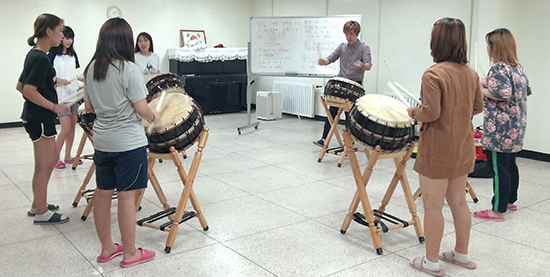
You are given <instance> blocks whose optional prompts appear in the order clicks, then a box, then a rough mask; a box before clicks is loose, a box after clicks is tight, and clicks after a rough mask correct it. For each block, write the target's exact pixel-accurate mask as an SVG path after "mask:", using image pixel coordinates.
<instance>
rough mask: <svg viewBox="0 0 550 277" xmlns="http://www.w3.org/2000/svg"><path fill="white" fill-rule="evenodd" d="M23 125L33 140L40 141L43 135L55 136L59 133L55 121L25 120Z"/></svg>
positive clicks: (46, 136)
mask: <svg viewBox="0 0 550 277" xmlns="http://www.w3.org/2000/svg"><path fill="white" fill-rule="evenodd" d="M23 126H25V131H27V134H29V137H30V138H31V140H32V141H33V142H36V141H39V140H40V139H41V138H42V137H45V138H53V137H55V135H57V130H56V129H55V123H44V122H38V121H25V122H23Z"/></svg>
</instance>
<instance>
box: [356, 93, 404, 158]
mask: <svg viewBox="0 0 550 277" xmlns="http://www.w3.org/2000/svg"><path fill="white" fill-rule="evenodd" d="M347 127H348V130H349V132H350V134H351V135H352V136H353V137H354V138H355V140H356V141H358V142H359V143H361V144H363V145H364V146H365V147H369V148H374V147H376V146H377V145H380V148H381V149H382V152H389V153H391V152H397V151H400V150H402V149H403V148H404V147H405V146H407V145H408V144H409V143H410V142H411V141H413V139H414V120H413V119H412V118H410V117H409V115H408V113H407V107H406V106H405V104H403V103H401V102H399V101H398V100H396V99H394V98H391V97H389V96H385V95H380V94H369V95H365V96H363V97H361V98H359V99H358V100H357V101H356V102H355V105H354V106H353V108H352V109H351V111H350V119H349V122H348V126H347Z"/></svg>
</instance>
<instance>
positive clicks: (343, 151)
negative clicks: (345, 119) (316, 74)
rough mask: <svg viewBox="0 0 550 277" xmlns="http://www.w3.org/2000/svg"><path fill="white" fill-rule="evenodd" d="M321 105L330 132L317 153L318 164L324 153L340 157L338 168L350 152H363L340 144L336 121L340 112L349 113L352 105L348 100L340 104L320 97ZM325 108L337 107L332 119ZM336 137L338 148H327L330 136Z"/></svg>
mask: <svg viewBox="0 0 550 277" xmlns="http://www.w3.org/2000/svg"><path fill="white" fill-rule="evenodd" d="M321 104H322V105H323V108H324V109H325V113H326V114H327V120H328V122H329V123H330V130H329V132H328V134H327V137H326V138H325V140H324V145H323V149H321V153H319V158H317V161H318V162H321V161H322V160H323V157H324V156H325V153H329V154H334V155H340V159H338V167H341V166H342V163H343V162H344V158H346V156H347V155H348V152H350V151H360V152H363V150H358V149H357V148H353V147H352V148H349V149H348V148H347V147H345V146H344V143H343V142H342V139H341V138H340V134H338V127H337V126H338V121H339V120H340V116H341V115H342V112H349V111H350V110H351V108H352V107H353V103H352V102H350V101H349V100H347V99H346V100H345V101H342V102H335V101H330V100H326V99H325V98H324V97H323V96H321ZM327 106H332V107H338V113H337V114H336V116H335V117H334V118H333V117H332V114H330V110H329V108H328V107H327ZM333 135H334V136H335V137H336V140H337V141H338V144H339V145H340V146H338V147H334V148H328V146H329V144H330V140H331V139H332V136H333Z"/></svg>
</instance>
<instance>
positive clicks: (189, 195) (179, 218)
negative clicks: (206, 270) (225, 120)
mask: <svg viewBox="0 0 550 277" xmlns="http://www.w3.org/2000/svg"><path fill="white" fill-rule="evenodd" d="M207 140H208V128H204V132H203V133H202V134H201V136H200V138H199V144H198V147H197V151H196V152H195V156H194V157H193V161H192V163H191V167H190V168H189V172H188V173H186V172H185V169H184V168H183V166H182V164H181V159H180V157H179V153H178V151H177V150H176V149H175V148H174V147H173V146H172V147H170V154H159V153H151V152H149V153H148V154H147V155H148V157H149V158H148V163H149V166H148V170H147V171H148V172H147V175H148V179H149V181H151V185H152V187H153V189H154V190H155V193H156V194H157V197H158V199H159V201H160V203H161V204H162V208H163V209H164V210H162V211H160V212H158V213H156V214H153V215H151V216H148V217H146V218H143V219H140V220H138V221H137V224H138V225H139V226H144V227H149V228H152V229H157V230H160V231H165V232H168V238H167V239H166V247H165V248H164V252H166V253H170V250H171V249H172V246H174V242H175V241H176V235H177V234H178V229H179V228H178V226H179V224H180V223H183V222H185V221H187V220H189V219H191V218H193V217H197V218H198V219H199V222H200V224H201V227H202V228H203V230H204V231H207V230H208V223H207V222H206V218H205V217H204V214H203V213H202V211H201V208H200V205H199V202H198V200H197V196H196V195H195V192H194V191H193V183H194V182H195V177H196V176H197V171H198V169H199V165H200V162H201V159H202V151H203V149H204V147H205V146H206V141H207ZM156 159H163V160H172V161H173V162H174V165H175V166H176V168H177V171H178V174H179V176H180V179H181V181H182V183H183V191H182V193H181V196H180V200H179V202H178V205H177V206H176V207H170V205H168V201H167V200H166V196H165V195H164V192H163V191H162V188H161V187H160V184H159V182H158V180H157V177H156V175H155V173H154V171H153V166H154V164H155V161H156ZM144 191H145V189H142V190H140V192H138V196H137V198H138V199H136V204H139V203H140V202H141V199H142V198H143V193H144ZM188 200H190V201H191V205H192V206H193V208H194V209H195V211H190V212H189V211H185V207H186V206H187V201H188ZM136 207H138V206H136ZM164 217H168V219H169V220H168V221H167V222H165V223H163V224H160V225H155V224H153V222H155V221H157V220H160V219H162V218H164Z"/></svg>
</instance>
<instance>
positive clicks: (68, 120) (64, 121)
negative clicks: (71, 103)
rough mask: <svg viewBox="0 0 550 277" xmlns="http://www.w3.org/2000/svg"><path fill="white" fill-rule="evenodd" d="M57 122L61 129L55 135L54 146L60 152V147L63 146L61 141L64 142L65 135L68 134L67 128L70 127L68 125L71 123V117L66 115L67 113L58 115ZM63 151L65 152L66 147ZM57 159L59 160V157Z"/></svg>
mask: <svg viewBox="0 0 550 277" xmlns="http://www.w3.org/2000/svg"><path fill="white" fill-rule="evenodd" d="M59 123H60V125H61V131H59V135H58V136H57V144H56V147H57V151H58V152H60V153H61V149H62V148H63V143H65V140H66V139H67V137H68V135H69V129H70V125H71V117H70V116H68V115H64V116H60V117H59ZM65 152H67V148H66V147H65ZM65 155H66V154H65ZM69 155H70V154H69ZM59 160H61V159H59Z"/></svg>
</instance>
